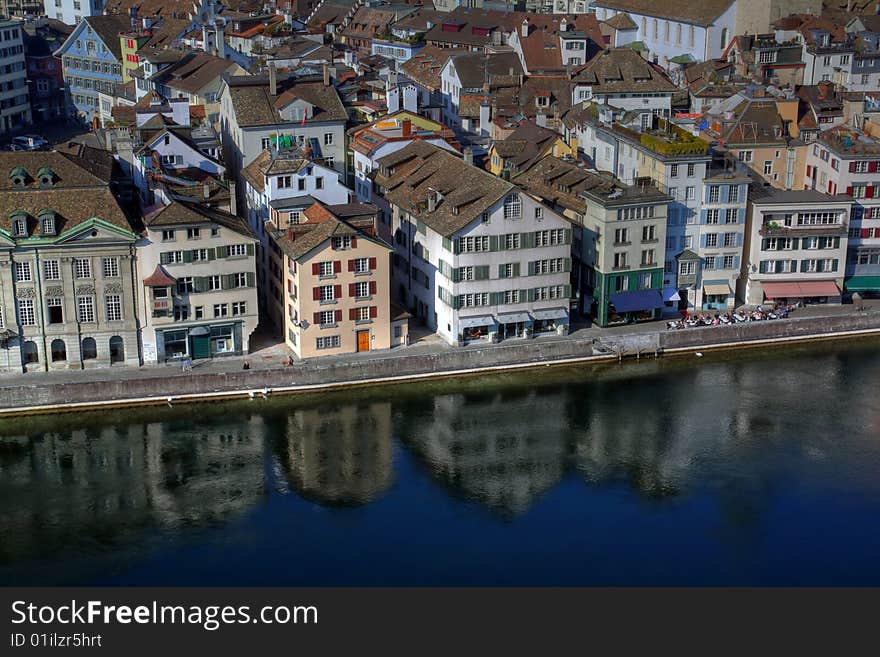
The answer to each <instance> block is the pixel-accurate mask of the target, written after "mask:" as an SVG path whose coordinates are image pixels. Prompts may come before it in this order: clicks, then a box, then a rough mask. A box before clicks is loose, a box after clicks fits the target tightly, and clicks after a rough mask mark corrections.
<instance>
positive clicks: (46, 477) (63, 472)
mask: <svg viewBox="0 0 880 657" xmlns="http://www.w3.org/2000/svg"><path fill="white" fill-rule="evenodd" d="M265 440H266V429H265V424H264V420H263V418H262V417H261V416H259V415H252V416H240V417H237V418H231V419H230V418H224V419H223V420H222V421H217V422H202V423H199V424H196V425H194V424H193V423H191V422H188V421H164V422H152V423H144V424H141V423H132V424H120V425H118V426H115V427H114V426H107V425H106V424H103V425H100V426H93V427H89V428H84V429H76V430H70V431H59V432H51V433H43V434H40V435H37V436H36V437H27V436H17V437H15V436H3V437H0V533H2V536H3V540H2V541H0V562H3V561H7V560H12V559H16V558H22V557H37V556H39V555H43V554H50V553H52V552H55V551H57V550H64V549H67V548H68V547H71V546H73V545H74V544H77V545H83V544H89V545H92V546H93V547H94V548H95V549H98V550H100V549H104V548H112V547H114V546H123V545H125V544H127V543H131V542H134V541H137V540H138V539H139V538H141V537H142V536H143V535H144V534H145V532H146V531H148V530H149V529H154V528H168V527H172V528H173V527H178V526H182V525H186V526H194V525H203V524H207V523H211V522H215V521H219V520H223V519H226V518H228V517H229V516H230V515H232V514H238V513H242V512H244V511H246V510H247V509H249V508H250V507H252V506H253V505H255V504H256V503H257V502H259V500H260V499H261V498H262V497H263V495H264V494H265V489H266V482H265V477H264V451H265V445H264V443H265Z"/></svg>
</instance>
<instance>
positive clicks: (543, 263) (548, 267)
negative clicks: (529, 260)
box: [533, 258, 565, 274]
mask: <svg viewBox="0 0 880 657" xmlns="http://www.w3.org/2000/svg"><path fill="white" fill-rule="evenodd" d="M533 269H534V273H535V274H558V273H559V272H563V271H565V258H549V259H547V260H536V261H535V262H534V266H533Z"/></svg>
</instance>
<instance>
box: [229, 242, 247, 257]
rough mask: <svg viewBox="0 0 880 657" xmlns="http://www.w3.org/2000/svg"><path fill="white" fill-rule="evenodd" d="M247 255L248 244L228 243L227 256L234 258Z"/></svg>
mask: <svg viewBox="0 0 880 657" xmlns="http://www.w3.org/2000/svg"><path fill="white" fill-rule="evenodd" d="M244 255H247V245H246V244H228V245H227V246H226V257H227V258H233V257H236V256H244Z"/></svg>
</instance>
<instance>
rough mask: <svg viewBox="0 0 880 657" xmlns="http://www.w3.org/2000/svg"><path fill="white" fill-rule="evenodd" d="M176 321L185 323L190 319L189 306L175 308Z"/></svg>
mask: <svg viewBox="0 0 880 657" xmlns="http://www.w3.org/2000/svg"><path fill="white" fill-rule="evenodd" d="M173 312H174V315H173V316H174V321H175V322H185V321H186V320H188V319H189V306H174V311H173Z"/></svg>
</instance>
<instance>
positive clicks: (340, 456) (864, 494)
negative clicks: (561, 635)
mask: <svg viewBox="0 0 880 657" xmlns="http://www.w3.org/2000/svg"><path fill="white" fill-rule="evenodd" d="M878 346H880V345H878V344H877V343H875V342H868V343H861V344H855V345H852V344H851V345H847V346H839V347H835V348H834V349H829V348H828V347H827V346H823V347H821V348H817V347H812V348H807V349H797V350H789V351H786V352H780V351H775V352H769V353H767V352H764V353H759V352H750V353H748V354H747V355H744V356H709V357H707V358H705V359H703V360H702V361H701V362H700V364H699V366H695V365H694V363H693V362H690V361H688V360H672V359H669V360H666V361H662V360H661V361H659V362H653V361H649V362H642V363H632V364H627V365H624V366H623V367H619V366H615V367H609V368H597V369H579V370H546V371H534V372H529V373H525V374H517V375H513V376H505V377H485V378H481V379H470V380H458V381H442V382H438V383H432V384H427V385H418V386H406V387H394V388H383V389H373V390H368V391H360V392H357V393H351V394H348V395H345V396H343V395H334V396H331V397H323V398H308V399H306V398H286V399H278V400H270V401H268V402H265V401H257V402H250V403H231V404H222V405H221V404H217V405H203V406H197V407H196V406H190V407H183V408H178V409H146V410H134V411H124V412H118V411H117V412H113V413H110V414H89V415H70V416H67V417H66V418H61V417H51V418H40V419H22V420H15V421H8V422H6V423H5V424H3V425H0V539H2V540H0V583H35V584H56V583H97V584H169V585H173V584H225V583H228V584H269V585H271V584H294V585H295V584H342V585H345V584H447V583H448V584H655V583H665V584H676V583H682V584H715V583H722V584H723V583H737V584H739V583H743V584H748V583H780V584H798V583H815V584H824V583H841V584H844V583H846V584H859V583H873V584H878V583H880V566H878V562H877V560H876V557H875V555H876V550H877V548H878V547H880V529H878V528H877V526H876V525H877V523H876V522H875V519H876V517H877V512H878V511H880V496H878V493H880V485H878V475H877V472H878V466H880V394H878V393H880V349H878Z"/></svg>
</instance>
